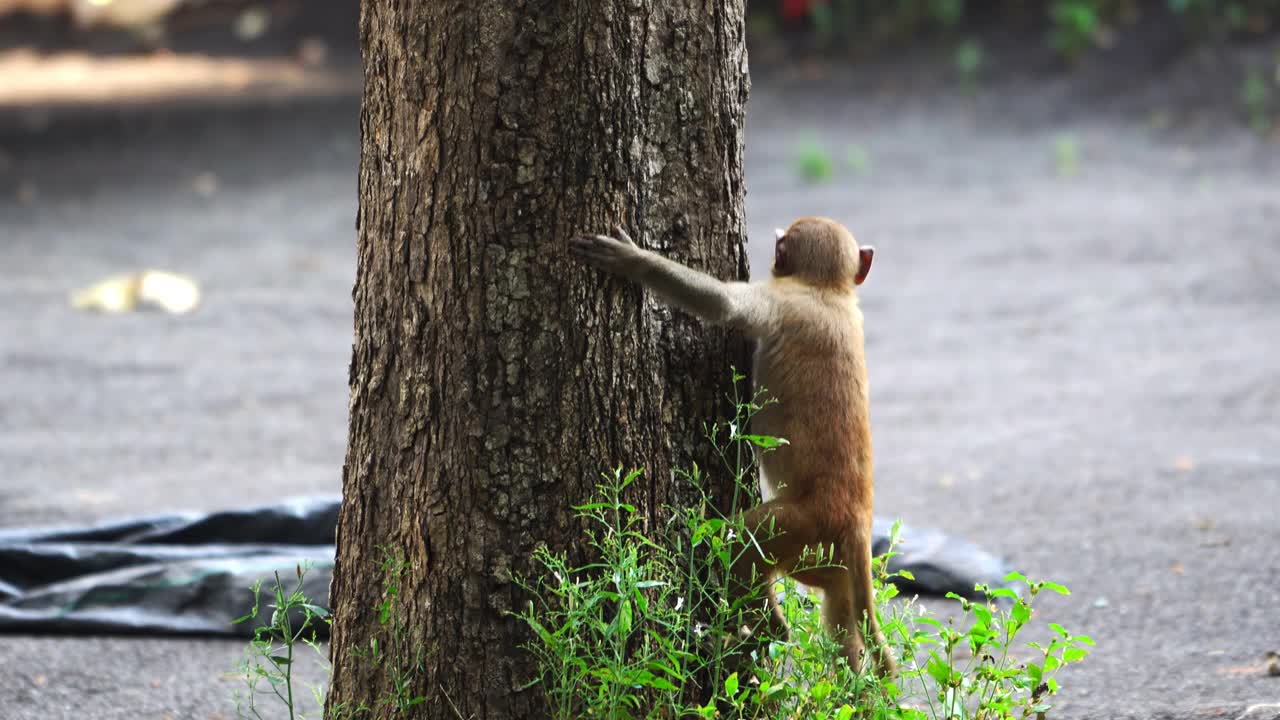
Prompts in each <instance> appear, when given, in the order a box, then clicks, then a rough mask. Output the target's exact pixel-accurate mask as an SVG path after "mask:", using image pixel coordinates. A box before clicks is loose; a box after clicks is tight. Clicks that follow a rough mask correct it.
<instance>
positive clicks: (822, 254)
mask: <svg viewBox="0 0 1280 720" xmlns="http://www.w3.org/2000/svg"><path fill="white" fill-rule="evenodd" d="M775 232H776V234H777V238H778V243H777V245H775V246H774V251H773V276H774V277H789V276H794V277H796V278H798V279H801V280H804V281H806V282H808V283H811V284H814V285H829V286H836V287H844V286H848V285H849V284H850V283H852V284H853V285H861V284H862V282H863V281H864V280H866V279H867V273H869V272H871V258H872V256H873V255H874V254H875V248H872V247H870V246H866V247H858V241H857V240H854V239H853V234H852V233H850V232H849V231H848V230H846V229H845V227H844V226H843V225H841V224H840V223H838V222H836V221H835V220H830V219H828V218H821V217H805V218H800V219H799V220H796V221H795V222H793V223H791V227H789V228H787V229H786V230H785V231H784V230H777V231H775Z"/></svg>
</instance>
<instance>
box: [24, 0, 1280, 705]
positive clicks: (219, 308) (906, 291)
mask: <svg viewBox="0 0 1280 720" xmlns="http://www.w3.org/2000/svg"><path fill="white" fill-rule="evenodd" d="M357 18H358V6H357V3H356V2H354V1H352V0H343V1H342V2H325V3H319V2H306V1H305V0H277V1H274V2H247V1H241V0H0V527H17V526H29V525H38V524H50V523H55V524H60V523H84V522H88V521H94V520H101V519H106V518H113V517H118V516H122V515H134V514H138V513H149V512H165V511H170V510H182V509H195V510H214V509H219V508H229V507H240V506H244V505H253V504H257V503H265V502H270V501H273V500H275V499H278V498H280V497H287V496H292V495H310V494H332V493H336V492H338V491H339V488H340V482H341V477H340V476H341V467H342V460H343V453H344V450H345V434H346V427H347V425H346V409H347V405H346V403H347V377H346V375H347V363H348V361H349V354H350V343H351V327H352V302H351V287H352V284H353V281H354V274H355V252H354V239H355V232H354V223H355V211H356V192H355V191H356V163H357V157H358V148H359V136H358V113H359V88H360V68H359V47H358V40H357V33H356V29H357V27H356V24H357ZM1277 23H1280V0H1252V1H1250V0H1237V1H1227V0H1150V1H1147V2H1142V1H1139V0H1040V1H1037V0H1026V1H1022V2H1018V1H1014V0H1009V1H1005V2H999V1H992V2H975V1H973V0H970V1H968V2H966V1H965V0H898V1H890V0H825V1H823V0H757V1H755V2H752V3H751V7H750V10H749V18H748V27H749V46H750V52H751V70H752V76H753V89H752V95H751V101H750V103H749V105H748V124H747V180H748V196H747V215H748V226H749V231H750V237H751V245H750V249H751V256H752V268H753V271H754V272H756V273H760V272H764V271H766V270H767V267H768V263H769V255H770V247H771V243H772V229H773V228H774V227H776V226H779V225H783V226H785V224H786V223H787V222H789V220H790V219H792V218H793V217H795V216H798V215H803V214H827V215H831V216H833V217H836V218H838V219H840V220H842V221H844V222H845V223H847V224H848V225H849V226H850V227H851V229H853V231H854V233H855V234H856V235H857V236H858V237H859V239H860V240H861V241H863V242H866V243H870V244H874V245H876V246H877V250H878V252H877V256H876V267H875V272H873V273H872V276H871V278H870V280H869V282H868V283H867V285H865V286H864V287H863V290H862V291H861V295H862V303H863V307H864V309H865V311H866V314H867V318H868V353H869V357H870V364H871V372H872V396H873V413H874V415H875V427H876V450H877V463H878V475H877V510H878V512H879V513H880V514H883V515H886V516H890V517H901V518H903V519H905V520H906V521H907V522H908V523H910V524H915V525H920V526H929V527H935V528H939V529H942V530H945V531H947V532H950V533H953V534H956V535H960V536H963V537H966V538H968V539H971V540H973V541H975V542H977V543H978V544H980V545H981V546H983V547H985V548H987V549H989V550H992V551H994V552H996V553H999V554H1001V555H1003V556H1005V557H1007V558H1009V559H1010V562H1011V563H1012V564H1013V565H1014V566H1015V567H1018V568H1020V569H1023V570H1025V571H1026V572H1027V573H1028V574H1031V575H1036V576H1044V577H1049V578H1052V579H1054V580H1057V581H1060V582H1063V583H1065V584H1067V585H1069V586H1070V587H1071V588H1072V590H1073V595H1072V596H1071V598H1067V599H1063V600H1062V601H1060V604H1059V605H1056V606H1055V605H1051V604H1048V607H1049V608H1050V609H1051V610H1052V612H1053V614H1054V616H1055V617H1057V618H1060V619H1061V621H1062V622H1063V623H1064V624H1065V625H1067V626H1068V627H1069V628H1071V629H1072V630H1073V631H1078V632H1085V633H1088V634H1090V635H1092V636H1093V637H1095V638H1096V639H1098V640H1099V643H1100V646H1099V648H1098V651H1097V653H1096V655H1095V656H1094V657H1092V658H1090V661H1089V662H1088V663H1086V664H1085V666H1083V667H1081V668H1080V669H1079V670H1074V669H1073V671H1071V672H1068V673H1067V675H1066V676H1064V678H1063V683H1064V687H1066V688H1067V694H1066V695H1064V698H1063V702H1062V704H1061V707H1060V712H1061V713H1062V715H1061V716H1067V717H1098V716H1100V715H1099V712H1101V710H1100V708H1105V709H1106V712H1105V714H1106V716H1108V717H1129V716H1133V717H1139V716H1141V717H1150V716H1153V715H1158V716H1162V717H1183V716H1187V717H1190V716H1192V715H1193V714H1194V715H1196V716H1199V715H1203V714H1209V715H1225V716H1229V717H1236V716H1239V715H1240V714H1241V713H1242V712H1244V711H1245V709H1246V708H1247V707H1248V706H1249V705H1251V704H1256V703H1264V702H1275V700H1276V698H1280V684H1277V683H1280V680H1276V679H1275V678H1271V677H1269V676H1268V675H1267V673H1266V672H1265V668H1264V666H1263V664H1262V658H1263V657H1264V654H1265V652H1266V651H1267V650H1274V649H1280V636H1277V635H1276V627H1277V625H1276V622H1275V621H1276V619H1277V616H1276V610H1275V608H1276V607H1277V606H1278V605H1277V603H1278V602H1280V581H1277V578H1280V553H1277V552H1276V548H1277V547H1280V530H1277V528H1280V522H1277V510H1278V509H1280V366H1278V365H1277V363H1276V360H1275V358H1276V343H1277V342H1280V340H1277V338H1280V229H1278V228H1280V174H1278V171H1280V125H1278V124H1277V120H1280V33H1278V32H1277V30H1278V29H1280V28H1278V27H1277ZM239 655H240V647H239V645H238V644H237V643H234V642H231V643H228V642H217V641H192V640H182V641H178V640H166V639H122V638H111V637H101V638H72V637H17V636H7V637H3V638H0V662H2V663H3V664H4V665H5V666H6V667H12V668H20V670H19V671H17V672H14V673H7V674H6V677H3V678H0V707H4V708H6V710H5V711H4V712H3V713H0V714H4V715H5V717H17V718H26V717H31V718H50V717H64V716H65V717H80V716H82V715H81V714H79V709H81V708H83V707H84V706H85V703H86V702H92V703H93V707H95V708H97V711H95V712H94V713H93V715H92V716H93V717H103V718H111V717H121V718H126V717H127V718H136V717H200V718H217V717H230V716H231V714H232V713H231V711H230V709H229V705H228V701H227V697H228V694H229V690H230V688H231V687H232V686H233V685H234V680H233V679H229V678H228V677H226V674H227V673H226V671H227V670H228V669H229V668H230V667H231V665H232V663H234V661H235V660H236V659H237V658H238V657H239ZM99 711H100V712H99ZM9 713H16V714H9ZM1251 717H1254V716H1251ZM1256 717H1263V716H1262V715H1256Z"/></svg>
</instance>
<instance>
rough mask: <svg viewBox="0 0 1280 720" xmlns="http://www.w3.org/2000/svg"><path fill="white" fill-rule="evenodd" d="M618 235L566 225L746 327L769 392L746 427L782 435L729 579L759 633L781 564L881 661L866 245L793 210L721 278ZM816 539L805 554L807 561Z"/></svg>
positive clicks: (845, 641)
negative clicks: (753, 605)
mask: <svg viewBox="0 0 1280 720" xmlns="http://www.w3.org/2000/svg"><path fill="white" fill-rule="evenodd" d="M617 233H618V238H617V239H615V238H611V237H608V236H603V235H592V236H583V237H579V238H574V239H573V241H571V246H570V247H571V250H572V251H573V252H574V254H576V255H577V256H578V257H580V258H582V259H583V260H585V261H587V262H589V263H591V264H593V265H595V266H597V267H600V268H602V269H605V270H608V271H610V272H615V273H618V274H621V275H625V276H627V277H630V278H632V279H633V280H636V281H637V282H640V283H642V284H644V285H645V286H646V287H648V288H650V289H651V290H653V291H654V292H656V293H657V294H658V295H659V296H661V297H662V298H663V299H664V300H666V301H667V302H670V303H672V304H674V305H676V306H678V307H681V308H683V309H685V310H687V311H689V312H692V313H694V314H695V315H698V316H700V317H702V318H704V319H706V320H709V321H711V322H718V323H726V324H729V325H732V326H734V327H737V328H739V329H741V330H742V331H743V332H744V333H746V334H748V335H750V336H752V337H754V338H756V339H757V341H758V345H757V348H756V355H755V381H756V382H757V384H758V385H760V386H761V387H763V388H764V389H765V390H766V391H767V392H768V393H769V394H770V396H771V397H772V398H773V399H775V400H776V401H777V402H775V403H771V404H769V405H768V406H767V407H766V408H765V409H764V410H763V411H761V412H760V414H758V415H757V416H756V418H755V425H754V428H753V430H754V432H757V433H760V434H767V435H773V436H776V437H781V438H786V439H787V440H788V442H789V444H788V445H784V446H782V447H780V448H778V449H776V450H774V451H772V452H769V453H765V454H763V455H762V456H761V466H762V469H763V472H764V477H765V480H766V482H767V484H768V486H769V489H770V492H771V495H772V497H771V498H770V499H769V500H768V501H766V502H765V503H763V504H761V505H760V506H758V507H756V508H754V509H753V510H751V511H749V512H748V513H747V514H746V517H745V519H746V522H747V526H748V527H749V528H752V529H753V530H754V531H755V533H756V537H757V540H758V544H759V547H760V549H761V550H763V553H764V554H763V556H762V555H761V554H760V552H759V551H758V550H756V545H755V544H751V543H749V544H748V545H747V546H746V548H745V549H744V550H743V552H742V554H741V559H740V560H739V561H738V562H737V563H736V564H735V567H734V576H735V579H736V587H737V588H738V590H737V592H746V591H748V590H749V589H751V588H752V587H754V588H757V589H759V588H763V590H764V592H765V595H766V596H767V599H768V605H769V610H768V616H767V622H766V633H767V635H768V636H769V637H774V638H780V637H783V636H785V634H786V632H787V628H786V621H785V619H784V618H783V616H782V611H781V608H779V607H778V604H777V600H776V598H774V597H773V593H772V582H769V581H768V580H770V579H772V578H773V577H776V576H777V575H778V574H790V575H792V576H793V577H795V578H796V579H797V580H798V581H800V582H801V583H804V584H805V585H808V586H811V587H817V588H821V589H822V591H823V605H822V612H823V618H824V620H825V621H826V624H827V626H828V627H829V628H830V629H831V630H832V632H833V634H834V635H835V636H836V637H837V638H838V639H839V641H840V642H841V643H842V645H843V646H844V649H845V653H846V655H847V657H848V659H849V663H850V665H851V666H852V667H859V666H860V663H861V662H862V660H863V655H864V652H863V650H864V647H863V645H864V643H863V632H862V631H863V628H864V625H865V629H866V632H867V637H868V638H869V639H870V640H871V641H872V642H873V644H874V646H875V647H874V648H873V653H872V656H873V660H874V662H875V666H876V669H877V670H878V672H880V673H881V674H882V675H892V674H893V673H894V672H895V671H896V668H895V664H894V660H893V657H892V656H891V654H890V653H889V650H888V648H887V646H886V644H885V642H884V637H883V635H882V633H881V631H880V628H879V625H878V623H877V622H876V615H875V603H874V598H873V594H872V592H873V591H872V578H871V512H872V502H873V494H874V491H873V481H872V464H873V463H872V451H871V424H870V414H869V402H868V393H867V367H866V360H865V357H864V354H863V335H862V311H861V310H860V309H859V308H858V300H857V295H856V293H855V287H856V286H857V285H859V284H861V283H862V281H863V280H864V279H865V278H866V275H867V272H868V271H869V270H870V266H871V258H872V250H871V248H859V246H858V244H857V242H856V241H855V240H854V238H853V235H852V234H850V233H849V231H848V230H846V229H845V228H844V227H843V226H842V225H840V224H839V223H837V222H835V221H834V220H830V219H827V218H813V217H807V218H801V219H799V220H797V221H795V222H794V223H793V224H792V225H791V227H790V228H789V229H788V230H787V231H786V232H785V233H782V232H779V236H778V242H777V247H776V251H775V256H774V267H773V273H772V277H771V278H770V279H769V280H767V281H764V282H757V283H750V284H748V283H738V282H732V283H725V282H721V281H719V280H716V279H714V278H712V277H710V276H708V275H705V274H702V273H699V272H697V271H694V270H690V269H689V268H686V267H684V266H683V265H680V264H679V263H676V262H673V261H671V260H667V259H665V258H662V257H661V256H658V255H656V254H654V253H651V252H648V251H646V250H642V249H640V248H638V247H636V245H635V244H634V243H632V242H631V239H630V238H629V237H627V235H626V233H625V232H623V231H622V229H621V228H617ZM818 548H822V549H823V551H824V552H828V553H829V554H828V555H824V559H826V560H829V562H826V563H824V564H823V565H822V566H821V567H819V568H814V567H812V563H811V562H809V561H808V558H811V557H812V556H813V555H812V553H813V551H815V550H817V549H818Z"/></svg>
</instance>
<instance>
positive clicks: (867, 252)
mask: <svg viewBox="0 0 1280 720" xmlns="http://www.w3.org/2000/svg"><path fill="white" fill-rule="evenodd" d="M875 254H876V249H875V248H873V247H871V246H870V245H865V246H863V247H860V248H858V274H857V275H855V276H854V277H853V284H854V285H861V284H862V282H863V281H864V280H866V279H867V273H869V272H871V258H873V257H875Z"/></svg>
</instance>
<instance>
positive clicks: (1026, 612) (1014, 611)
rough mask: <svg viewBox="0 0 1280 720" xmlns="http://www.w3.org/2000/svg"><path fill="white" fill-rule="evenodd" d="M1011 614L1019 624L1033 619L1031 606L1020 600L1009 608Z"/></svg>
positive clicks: (1024, 623)
mask: <svg viewBox="0 0 1280 720" xmlns="http://www.w3.org/2000/svg"><path fill="white" fill-rule="evenodd" d="M1009 615H1010V616H1011V617H1012V618H1013V619H1014V621H1015V622H1017V623H1018V624H1019V625H1026V624H1027V621H1028V620H1030V619H1031V608H1030V607H1028V606H1027V604H1026V603H1024V602H1022V601H1021V600H1019V601H1018V602H1016V603H1014V604H1013V607H1012V608H1009Z"/></svg>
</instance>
